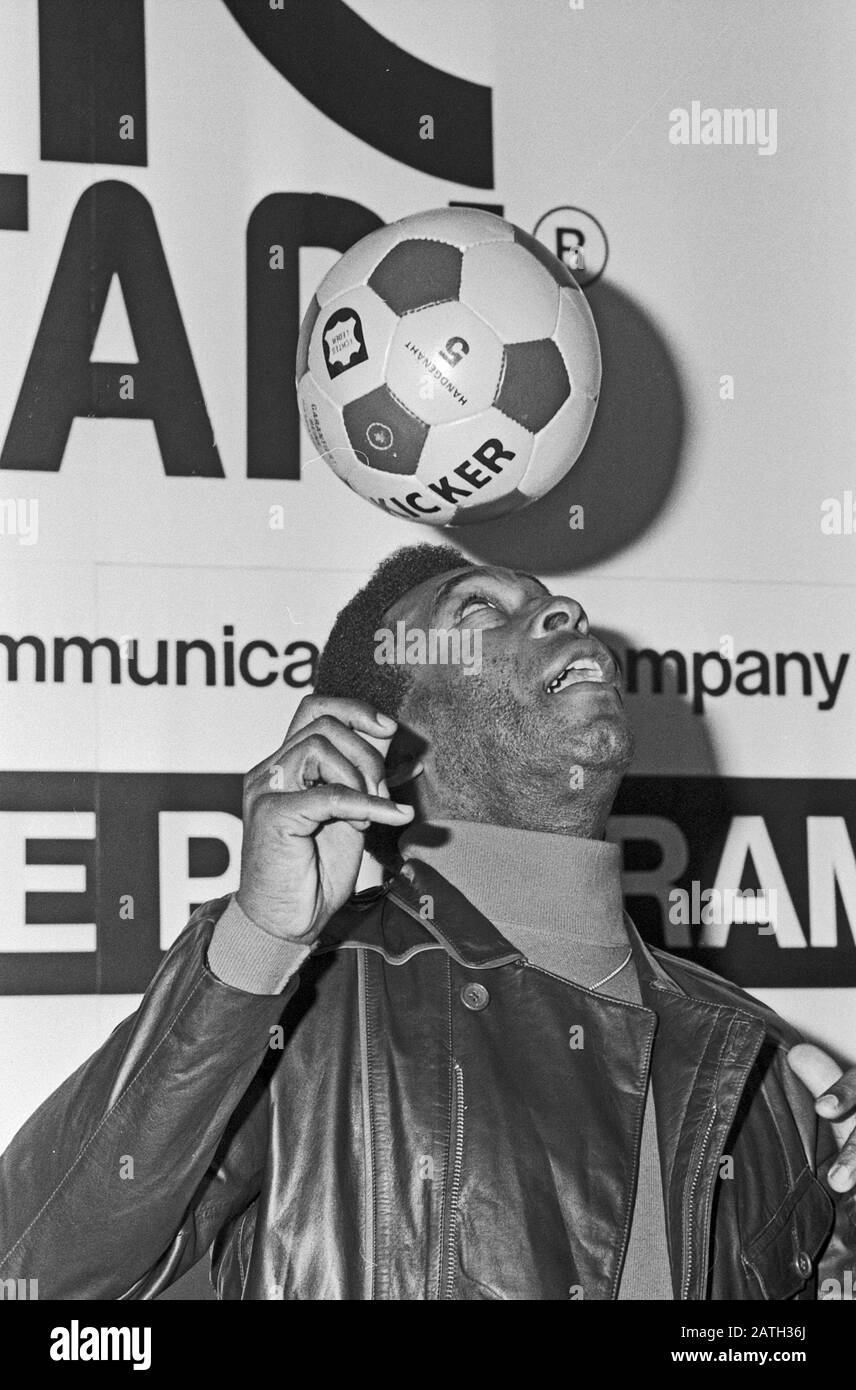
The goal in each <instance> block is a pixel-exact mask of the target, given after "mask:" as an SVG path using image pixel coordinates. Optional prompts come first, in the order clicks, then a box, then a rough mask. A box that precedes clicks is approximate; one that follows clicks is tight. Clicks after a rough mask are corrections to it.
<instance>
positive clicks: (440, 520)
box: [346, 467, 455, 526]
mask: <svg viewBox="0 0 856 1390" xmlns="http://www.w3.org/2000/svg"><path fill="white" fill-rule="evenodd" d="M346 481H347V484H348V487H349V488H350V489H351V490H352V492H356V493H357V495H358V496H360V497H364V498H365V499H366V501H367V502H374V504H375V506H377V507H382V508H383V510H384V511H386V512H389V514H390V516H397V517H401V518H403V519H404V520H405V521H421V522H422V523H423V524H424V525H426V526H448V524H449V522H450V521H451V520H452V518H453V517H454V515H455V508H454V506H452V505H451V504H450V503H448V502H444V501H443V500H442V499H441V498H440V497H438V496H437V495H436V493H432V492H428V491H427V490H426V489H425V488H424V487H421V486H420V485H419V482H418V481H417V479H415V478H406V477H394V476H393V475H392V474H391V473H376V472H375V471H374V470H373V469H369V468H362V467H358V468H356V469H354V471H353V472H352V473H351V474H350V476H349V477H348V478H347V480H346Z"/></svg>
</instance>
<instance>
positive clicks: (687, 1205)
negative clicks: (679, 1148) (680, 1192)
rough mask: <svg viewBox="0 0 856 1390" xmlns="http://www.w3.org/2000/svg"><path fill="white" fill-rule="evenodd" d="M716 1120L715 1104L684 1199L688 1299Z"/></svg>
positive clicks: (685, 1287)
mask: <svg viewBox="0 0 856 1390" xmlns="http://www.w3.org/2000/svg"><path fill="white" fill-rule="evenodd" d="M715 1120H716V1106H714V1108H713V1110H712V1111H711V1113H710V1119H709V1120H708V1122H707V1125H706V1127H705V1131H704V1135H703V1136H702V1141H701V1149H700V1151H699V1156H698V1161H697V1163H696V1167H695V1172H694V1173H693V1176H692V1181H691V1182H690V1185H689V1187H688V1188H687V1192H686V1197H685V1199H684V1287H683V1290H682V1293H681V1298H682V1299H686V1298H687V1297H688V1295H689V1291H690V1283H691V1282H692V1264H693V1242H692V1235H693V1212H694V1210H695V1206H694V1199H695V1193H696V1188H697V1187H698V1184H699V1179H700V1178H701V1174H702V1169H703V1168H704V1159H705V1153H706V1151H707V1145H708V1140H709V1139H710V1135H711V1131H712V1129H713V1126H714V1122H715Z"/></svg>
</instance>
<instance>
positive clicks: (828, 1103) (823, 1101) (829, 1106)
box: [817, 1096, 841, 1115]
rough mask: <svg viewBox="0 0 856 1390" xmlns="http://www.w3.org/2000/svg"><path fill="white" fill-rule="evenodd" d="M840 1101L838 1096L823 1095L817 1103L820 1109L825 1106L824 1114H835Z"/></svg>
mask: <svg viewBox="0 0 856 1390" xmlns="http://www.w3.org/2000/svg"><path fill="white" fill-rule="evenodd" d="M840 1103H841V1102H840V1101H839V1100H838V1097H837V1096H821V1097H820V1099H819V1100H818V1102H817V1105H818V1109H820V1108H821V1107H822V1108H823V1111H824V1114H826V1115H834V1114H835V1111H836V1110H837V1109H838V1107H839V1105H840Z"/></svg>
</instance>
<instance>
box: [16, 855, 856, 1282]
mask: <svg viewBox="0 0 856 1390" xmlns="http://www.w3.org/2000/svg"><path fill="white" fill-rule="evenodd" d="M226 902H227V900H226V899H222V900H219V901H217V902H212V903H208V904H205V905H204V906H203V907H201V908H199V909H198V910H197V911H196V912H195V913H194V915H193V917H192V918H191V920H190V923H189V924H188V926H187V928H186V929H185V931H184V932H183V933H182V935H181V937H180V938H179V939H178V941H177V942H176V943H175V945H174V946H173V947H172V949H171V950H170V951H169V952H168V953H167V954H166V956H165V957H164V960H163V962H162V964H161V966H160V968H159V970H158V971H157V973H156V975H155V977H154V978H153V980H152V983H151V985H150V987H149V989H148V991H147V992H146V994H145V996H144V998H143V1001H142V1003H141V1005H140V1007H139V1009H138V1010H137V1012H136V1013H135V1014H133V1015H132V1016H131V1017H130V1018H128V1019H126V1020H125V1021H124V1022H123V1023H121V1024H120V1025H119V1027H118V1028H116V1029H115V1031H114V1032H113V1033H112V1034H111V1036H110V1037H109V1038H108V1040H107V1041H106V1042H105V1043H104V1045H103V1046H102V1047H101V1048H100V1049H99V1050H98V1051H97V1052H96V1053H95V1054H94V1055H93V1056H92V1057H91V1058H90V1059H89V1060H88V1061H87V1062H85V1063H84V1064H83V1066H81V1067H80V1068H79V1069H78V1070H77V1071H76V1072H75V1073H74V1074H73V1075H72V1076H71V1077H70V1078H69V1079H68V1080H67V1081H66V1082H65V1083H64V1084H63V1085H62V1086H61V1087H60V1088H59V1089H58V1090H57V1091H56V1092H55V1093H54V1094H53V1095H52V1096H51V1097H50V1098H49V1099H48V1100H47V1101H45V1103H44V1104H43V1105H42V1106H41V1108H40V1109H39V1110H38V1111H37V1112H36V1113H35V1115H33V1117H32V1118H31V1119H30V1120H29V1121H28V1122H27V1124H26V1125H25V1126H24V1127H23V1129H22V1130H21V1131H20V1133H19V1134H18V1135H17V1136H16V1138H15V1139H14V1140H13V1142H12V1144H11V1146H10V1147H9V1149H8V1150H7V1151H6V1153H5V1155H4V1156H3V1158H2V1160H0V1279H8V1278H38V1280H39V1289H40V1296H41V1297H42V1298H54V1299H99V1298H102V1299H141V1298H153V1297H155V1296H156V1295H157V1294H159V1293H160V1292H162V1291H163V1289H164V1288H165V1287H166V1286H167V1285H169V1284H170V1283H171V1282H173V1281H174V1280H175V1279H177V1278H178V1277H179V1276H180V1275H181V1274H183V1273H184V1272H185V1271H186V1270H187V1269H189V1268H190V1267H191V1266H192V1265H193V1264H194V1263H196V1261H197V1260H199V1259H200V1258H201V1257H202V1256H203V1255H204V1254H205V1252H206V1251H207V1250H208V1249H209V1248H210V1249H211V1259H212V1280H213V1282H214V1284H215V1287H216V1288H217V1291H218V1294H219V1296H220V1297H221V1298H224V1299H242V1298H244V1299H336V1300H344V1299H347V1300H351V1299H353V1300H360V1299H393V1300H411V1299H413V1300H420V1299H562V1300H565V1299H579V1298H582V1299H612V1298H615V1297H616V1291H617V1288H618V1283H619V1276H620V1272H621V1267H622V1262H623V1259H624V1254H625V1250H626V1246H627V1239H628V1233H629V1229H630V1220H631V1213H632V1207H633V1201H634V1185H635V1178H636V1170H637V1160H638V1151H639V1144H640V1135H641V1128H642V1117H643V1108H644V1098H645V1087H646V1077H647V1073H648V1068H649V1065H650V1070H651V1085H652V1088H653V1094H654V1099H655V1106H656V1116H657V1128H658V1142H659V1146H660V1159H661V1171H662V1178H663V1193H664V1205H665V1212H666V1222H667V1238H668V1246H669V1252H670V1261H671V1266H672V1277H673V1285H674V1294H675V1298H676V1299H706V1298H713V1299H747V1300H751V1299H789V1298H814V1297H816V1296H817V1292H816V1289H817V1280H818V1276H819V1277H820V1278H821V1279H823V1278H828V1277H833V1278H834V1277H838V1276H840V1275H841V1274H842V1272H843V1267H844V1264H845V1263H846V1262H848V1260H849V1261H850V1262H851V1263H852V1260H853V1252H854V1250H856V1223H855V1222H854V1216H856V1198H854V1196H853V1195H852V1194H851V1195H849V1196H846V1197H844V1198H839V1199H838V1200H837V1203H836V1206H837V1213H838V1214H837V1220H836V1222H835V1231H834V1232H833V1233H832V1234H831V1232H832V1227H833V1221H834V1208H833V1202H832V1200H831V1198H830V1195H829V1193H828V1191H827V1190H826V1188H825V1187H824V1185H823V1184H822V1181H821V1180H820V1179H819V1177H818V1176H816V1174H817V1171H818V1161H819V1160H818V1139H819V1135H820V1141H821V1145H822V1154H821V1157H823V1158H825V1157H829V1156H831V1154H832V1152H833V1151H834V1147H835V1146H834V1140H833V1138H832V1135H831V1131H830V1130H829V1128H828V1125H827V1124H826V1123H825V1122H818V1120H817V1117H816V1114H815V1111H814V1106H813V1102H812V1100H811V1097H810V1096H809V1094H808V1092H807V1090H806V1089H805V1088H804V1087H803V1085H802V1083H801V1082H799V1081H798V1079H797V1078H796V1077H795V1076H794V1075H793V1074H792V1073H791V1071H790V1069H789V1067H788V1066H787V1064H786V1061H785V1053H786V1051H787V1049H788V1048H789V1047H790V1046H792V1045H793V1043H795V1042H797V1041H799V1037H798V1035H797V1034H796V1033H795V1032H794V1030H792V1029H791V1028H790V1027H789V1026H788V1025H787V1024H785V1023H784V1022H783V1021H782V1020H781V1019H779V1018H778V1017H777V1016H776V1015H775V1014H774V1013H772V1012H771V1011H770V1010H768V1009H767V1008H765V1007H764V1006H763V1005H761V1004H759V1003H758V1002H757V1001H756V1000H754V999H752V998H750V997H749V996H748V995H746V994H744V993H743V992H742V991H741V990H739V989H737V988H735V987H734V986H732V985H730V984H728V983H726V982H725V981H724V980H721V979H719V978H718V977H717V976H715V975H712V974H711V973H709V972H708V971H705V970H703V969H701V968H699V967H697V966H696V965H693V964H690V963H688V962H686V961H683V960H679V959H677V958H675V957H672V956H669V955H667V954H666V953H664V952H661V951H658V950H648V949H647V948H646V947H645V946H644V945H643V943H642V942H641V940H640V939H639V937H638V935H637V933H636V932H635V929H634V928H633V927H632V924H631V923H629V919H628V930H629V931H630V933H631V944H632V946H633V951H634V955H635V961H636V968H637V972H638V976H639V983H640V989H641V994H642V1004H641V1005H639V1004H634V1003H629V1002H625V1001H619V1000H613V999H610V998H609V997H607V996H606V995H604V994H598V993H594V992H592V991H591V990H588V989H585V988H582V987H580V986H577V985H575V984H570V983H568V982H567V981H565V980H563V979H560V978H558V977H557V976H554V975H551V974H549V973H548V972H547V971H545V970H542V969H539V968H536V967H534V966H532V965H530V964H529V963H528V962H527V961H526V960H525V958H524V957H523V956H522V955H521V953H520V952H519V951H518V950H516V949H515V947H514V946H512V945H511V944H510V943H509V942H508V941H506V940H505V939H504V938H503V937H502V936H501V935H500V934H499V932H498V931H497V930H496V928H495V927H494V926H493V925H492V924H491V923H490V922H489V921H487V920H486V919H485V918H484V917H483V916H482V915H481V914H480V913H479V912H478V911H476V909H475V908H474V907H473V906H472V905H471V904H470V903H469V902H468V901H467V900H466V898H464V897H463V896H462V894H460V893H459V892H458V891H457V890H456V889H455V888H454V887H452V886H451V885H450V884H449V883H448V882H447V881H446V880H445V879H444V878H442V877H441V875H439V874H438V873H437V872H436V871H435V870H433V869H431V868H429V867H428V866H427V865H424V864H422V863H420V862H419V861H418V860H409V861H407V863H405V864H404V865H403V866H401V867H400V868H399V871H398V873H397V875H396V876H395V877H394V878H393V879H392V880H391V881H390V882H388V883H387V884H386V885H384V887H383V888H380V889H373V890H369V891H368V892H367V893H364V894H359V895H357V896H356V897H355V898H353V899H351V901H350V902H349V903H348V904H347V906H346V907H345V908H344V909H343V910H342V911H341V912H339V913H338V914H337V915H336V916H335V917H334V918H333V919H332V920H331V922H330V923H329V924H328V926H327V928H326V929H325V931H324V933H323V935H322V937H321V940H320V942H319V944H318V946H317V947H316V949H315V951H314V952H313V954H312V955H311V956H310V957H309V959H308V960H307V961H306V962H305V964H304V966H303V968H302V969H301V971H300V972H299V975H298V976H296V977H294V978H293V979H292V980H290V981H289V983H288V984H287V986H286V988H285V989H284V991H283V992H282V993H281V994H278V995H274V996H270V995H254V994H249V993H245V992H243V991H241V990H238V989H235V988H233V987H231V986H229V985H227V984H225V983H223V982H221V981H220V980H219V979H217V978H216V977H215V976H214V975H213V974H212V973H211V971H210V970H209V968H208V966H207V960H206V950H207V946H208V943H209V942H210V939H211V934H212V931H213V927H214V923H215V922H216V920H217V919H218V917H219V915H220V914H221V913H222V911H223V910H224V908H225V906H226ZM426 905H432V911H431V914H430V915H429V914H428V913H427V912H426ZM728 1159H730V1160H731V1162H730V1163H729V1162H727V1161H726V1160H728Z"/></svg>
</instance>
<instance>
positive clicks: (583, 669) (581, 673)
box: [547, 656, 603, 695]
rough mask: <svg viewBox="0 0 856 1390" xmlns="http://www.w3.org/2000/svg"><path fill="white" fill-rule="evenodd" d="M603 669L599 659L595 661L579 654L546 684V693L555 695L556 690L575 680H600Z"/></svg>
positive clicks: (571, 683)
mask: <svg viewBox="0 0 856 1390" xmlns="http://www.w3.org/2000/svg"><path fill="white" fill-rule="evenodd" d="M602 680H603V669H602V667H601V665H600V662H599V661H595V660H594V659H593V658H592V657H589V656H580V657H578V658H577V660H576V661H572V662H571V664H570V666H566V667H565V669H564V671H560V672H559V674H558V676H556V678H555V679H554V680H551V681H550V684H549V685H548V686H547V694H548V695H555V694H556V691H557V690H563V689H564V687H565V686H566V685H573V684H575V682H577V681H602Z"/></svg>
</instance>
